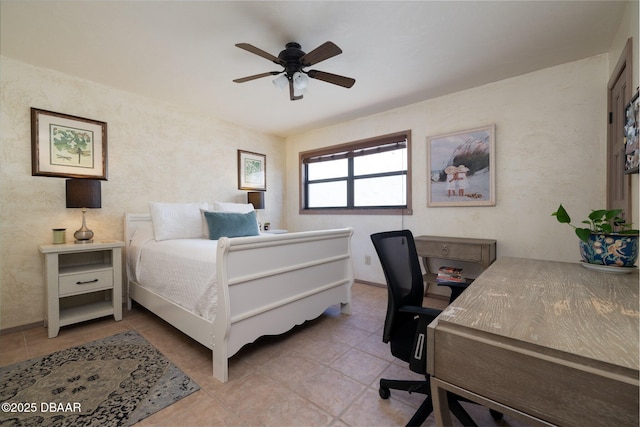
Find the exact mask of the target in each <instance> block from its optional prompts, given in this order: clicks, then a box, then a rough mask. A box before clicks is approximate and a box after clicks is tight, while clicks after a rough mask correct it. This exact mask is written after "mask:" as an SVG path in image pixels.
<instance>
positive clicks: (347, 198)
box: [300, 131, 411, 215]
mask: <svg viewBox="0 0 640 427" xmlns="http://www.w3.org/2000/svg"><path fill="white" fill-rule="evenodd" d="M410 160H411V132H410V131H405V132H399V133H394V134H390V135H384V136H380V137H376V138H371V139H367V140H363V141H356V142H351V143H348V144H342V145H336V146H332V147H325V148H322V149H319V150H313V151H307V152H303V153H300V171H301V183H300V186H301V187H300V189H301V191H300V213H359V214H405V215H406V214H409V215H410V214H411V169H410V167H409V165H410V164H411V161H410Z"/></svg>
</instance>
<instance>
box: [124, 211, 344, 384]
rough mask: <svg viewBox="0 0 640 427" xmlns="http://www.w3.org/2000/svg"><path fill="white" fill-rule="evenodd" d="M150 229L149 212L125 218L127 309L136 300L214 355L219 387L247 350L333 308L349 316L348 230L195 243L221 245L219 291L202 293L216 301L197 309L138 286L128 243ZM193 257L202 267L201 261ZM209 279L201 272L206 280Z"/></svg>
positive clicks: (217, 271)
mask: <svg viewBox="0 0 640 427" xmlns="http://www.w3.org/2000/svg"><path fill="white" fill-rule="evenodd" d="M150 223H151V215H149V214H131V213H129V214H126V215H125V234H126V246H127V247H126V249H127V251H126V254H127V255H126V256H127V265H128V267H129V268H127V276H128V277H127V279H128V280H127V283H128V298H129V307H131V301H132V300H133V301H136V302H137V303H139V304H140V305H142V306H144V307H145V308H147V309H148V310H150V311H152V312H153V313H155V314H156V315H158V316H159V317H161V318H162V319H164V320H166V321H167V322H169V323H170V324H172V325H173V326H175V327H176V328H178V329H180V330H181V331H182V332H184V333H185V334H187V335H189V336H190V337H192V338H193V339H195V340H197V341H198V342H200V343H201V344H203V345H205V346H206V347H207V348H209V349H211V351H212V353H213V376H214V377H215V378H217V379H218V380H220V381H222V382H226V381H227V380H228V358H229V357H231V356H233V355H234V354H235V353H236V352H237V351H238V350H240V348H242V346H244V345H245V344H248V343H251V342H253V341H255V340H256V339H257V338H259V337H261V336H264V335H278V334H281V333H284V332H286V331H288V330H289V329H291V328H292V327H294V326H295V325H299V324H302V323H304V322H305V321H307V320H311V319H314V318H316V317H318V316H319V315H321V314H322V313H323V312H324V311H325V310H326V309H327V308H328V307H330V306H332V305H335V304H340V305H341V310H342V312H343V313H345V314H350V313H351V307H350V303H351V286H352V284H353V268H352V263H351V235H352V234H353V229H351V228H344V229H336V230H322V231H308V232H299V233H287V234H273V235H260V236H252V237H235V238H227V237H221V238H220V239H219V240H217V241H207V240H206V239H194V240H199V242H196V243H197V245H199V246H201V247H203V249H202V250H203V251H209V249H206V248H205V247H206V246H207V245H216V246H217V247H216V249H215V267H214V268H215V277H214V278H213V279H214V281H215V287H214V288H213V291H212V289H211V288H209V289H208V290H206V291H205V292H204V293H203V295H207V298H213V299H214V301H213V304H210V301H202V299H203V298H202V297H200V299H201V301H199V302H200V309H199V310H198V309H194V308H193V307H189V308H187V307H185V305H188V304H186V303H183V302H180V303H178V302H176V301H174V300H172V299H170V298H168V297H165V296H161V295H160V292H159V291H157V290H154V289H153V288H152V287H148V286H143V285H142V284H140V283H138V282H137V280H136V277H137V272H136V271H134V270H135V268H136V266H135V265H134V266H133V269H132V268H131V266H130V262H129V261H130V259H129V258H130V256H132V253H133V252H134V251H137V250H138V249H139V248H132V247H131V243H132V241H133V239H134V236H135V233H136V230H137V229H138V228H140V229H141V230H142V229H143V228H144V227H149V224H150ZM180 244H186V242H180ZM189 258H190V259H191V261H193V262H197V259H195V260H194V258H198V257H197V256H192V257H189ZM203 268H205V267H203ZM206 268H209V267H206ZM189 269H190V270H192V271H196V270H199V267H198V266H195V267H194V266H193V265H192V266H191V267H189ZM211 273H212V272H207V271H204V272H202V271H200V272H199V273H198V274H199V275H200V277H201V278H202V277H205V276H207V275H211ZM151 277H152V275H151ZM174 280H175V278H174ZM177 282H179V280H177ZM201 291H202V290H201ZM196 299H198V298H196ZM216 300H217V301H216ZM203 303H204V304H203Z"/></svg>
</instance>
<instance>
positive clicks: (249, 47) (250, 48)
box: [236, 43, 284, 66]
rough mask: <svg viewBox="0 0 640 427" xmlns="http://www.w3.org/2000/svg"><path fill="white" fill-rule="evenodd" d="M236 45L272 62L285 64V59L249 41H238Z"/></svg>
mask: <svg viewBox="0 0 640 427" xmlns="http://www.w3.org/2000/svg"><path fill="white" fill-rule="evenodd" d="M236 46H237V47H239V48H240V49H244V50H246V51H247V52H251V53H254V54H256V55H258V56H262V57H263V58H265V59H268V60H269V61H271V62H274V63H276V64H279V65H282V66H284V61H283V60H282V59H280V58H278V57H277V56H273V55H271V54H270V53H269V52H265V51H264V50H262V49H260V48H257V47H255V46H253V45H251V44H249V43H236Z"/></svg>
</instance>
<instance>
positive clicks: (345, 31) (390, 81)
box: [0, 0, 625, 136]
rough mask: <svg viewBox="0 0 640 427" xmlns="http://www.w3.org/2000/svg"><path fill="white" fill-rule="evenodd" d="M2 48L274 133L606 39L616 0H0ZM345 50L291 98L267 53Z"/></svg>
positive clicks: (453, 87) (603, 46)
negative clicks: (339, 79)
mask: <svg viewBox="0 0 640 427" xmlns="http://www.w3.org/2000/svg"><path fill="white" fill-rule="evenodd" d="M0 7H1V9H0V15H1V21H0V31H1V34H0V36H1V38H0V53H1V54H2V55H5V56H8V57H12V58H15V59H18V60H21V61H24V62H27V63H31V64H37V65H38V66H41V67H45V68H51V69H54V70H58V71H61V72H63V73H66V74H70V75H74V76H78V77H81V78H84V79H88V80H92V81H96V82H100V83H103V84H106V85H109V86H112V87H115V88H120V89H123V90H126V91H130V92H134V93H139V94H142V95H146V96H149V97H153V98H156V99H159V100H164V101H169V102H171V103H175V104H178V105H182V106H185V107H187V108H189V109H192V110H194V111H199V112H202V113H205V114H211V115H213V116H215V117H217V118H222V119H224V120H228V121H231V122H234V123H237V124H239V125H241V126H244V127H247V128H251V129H256V130H259V131H263V132H267V133H272V134H276V135H281V136H287V135H292V134H295V133H298V132H302V131H306V130H309V129H313V128H317V127H320V126H325V125H328V124H332V123H336V122H341V121H345V120H349V119H353V118H356V117H360V116H364V115H369V114H372V113H376V112H380V111H385V110H388V109H390V108H394V107H399V106H402V105H407V104H411V103H415V102H419V101H422V100H425V99H428V98H432V97H435V96H440V95H443V94H447V93H452V92H456V91H460V90H463V89H467V88H470V87H474V86H478V85H482V84H485V83H489V82H493V81H498V80H502V79H505V78H508V77H512V76H516V75H521V74H524V73H527V72H530V71H534V70H539V69H542V68H545V67H549V66H553V65H557V64H561V63H565V62H569V61H573V60H577V59H581V58H586V57H589V56H593V55H596V54H600V53H603V52H606V51H607V50H608V48H609V47H610V44H611V41H612V39H613V36H614V34H615V31H616V29H617V28H618V25H619V23H620V21H621V18H622V13H623V11H624V7H625V2H618V1H575V0H573V1H541V0H536V1H495V2H494V1H389V2H384V1H374V2H363V1H319V2H310V1H289V2H276V1H259V2H249V1H230V2H222V1H95V0H94V1H24V0H16V1H13V0H1V3H0ZM328 40H330V41H332V42H334V43H335V44H337V45H338V46H339V47H340V48H341V49H342V50H343V53H342V54H341V55H338V56H336V57H334V58H331V59H328V60H326V61H323V62H321V63H319V64H316V65H314V66H313V67H312V68H314V69H319V70H322V71H327V72H330V73H334V74H341V75H345V76H348V77H353V78H355V79H356V84H355V85H354V87H353V88H351V89H345V88H342V87H340V86H335V85H332V84H329V83H326V82H322V81H319V80H311V82H310V85H309V88H308V91H307V94H306V95H305V97H304V99H302V100H300V101H290V100H289V95H288V92H287V91H286V90H285V91H284V92H280V91H279V90H278V89H276V88H275V87H274V86H273V85H272V84H271V80H272V78H263V79H258V80H253V81H250V82H247V83H242V84H238V83H233V82H232V80H233V79H234V78H238V77H245V76H248V75H253V74H258V73H262V72H266V71H276V70H278V69H279V67H278V66H276V65H275V64H273V63H271V62H270V61H268V60H266V59H264V58H261V57H259V56H257V55H254V54H251V53H249V52H247V51H244V50H241V49H239V48H237V47H235V46H234V45H235V44H236V43H239V42H246V43H250V44H253V45H254V46H256V47H259V48H261V49H263V50H265V51H267V52H269V53H271V54H273V55H276V56H277V55H278V53H279V52H280V50H282V49H284V46H285V44H286V43H287V42H289V41H296V42H298V43H300V44H301V45H302V49H303V50H304V51H306V52H309V51H311V50H312V49H314V48H315V47H317V46H318V45H320V44H321V43H324V42H325V41H328Z"/></svg>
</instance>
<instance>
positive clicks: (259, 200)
mask: <svg viewBox="0 0 640 427" xmlns="http://www.w3.org/2000/svg"><path fill="white" fill-rule="evenodd" d="M247 201H248V202H249V203H251V204H252V205H253V208H254V209H264V191H249V192H248V193H247Z"/></svg>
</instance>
